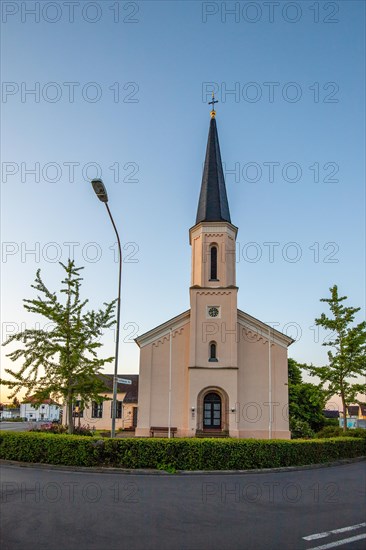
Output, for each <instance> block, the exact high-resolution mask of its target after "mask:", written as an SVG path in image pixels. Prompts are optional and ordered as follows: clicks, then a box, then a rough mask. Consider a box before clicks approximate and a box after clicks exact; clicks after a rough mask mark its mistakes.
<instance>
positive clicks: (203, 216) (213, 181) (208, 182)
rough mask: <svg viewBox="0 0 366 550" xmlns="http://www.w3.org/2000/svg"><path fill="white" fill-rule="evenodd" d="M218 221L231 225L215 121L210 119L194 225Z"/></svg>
mask: <svg viewBox="0 0 366 550" xmlns="http://www.w3.org/2000/svg"><path fill="white" fill-rule="evenodd" d="M219 221H225V222H229V223H231V220H230V211H229V203H228V200H227V194H226V186H225V178H224V172H223V169H222V162H221V154H220V145H219V136H218V134H217V126H216V119H215V118H214V117H212V118H211V121H210V129H209V132H208V140H207V149H206V158H205V164H204V168H203V175H202V183H201V192H200V198H199V201H198V209H197V217H196V224H197V223H200V222H219Z"/></svg>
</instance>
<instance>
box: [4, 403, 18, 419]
mask: <svg viewBox="0 0 366 550" xmlns="http://www.w3.org/2000/svg"><path fill="white" fill-rule="evenodd" d="M19 417H20V408H19V407H15V408H14V407H7V406H6V405H2V406H1V408H0V420H7V419H12V418H19Z"/></svg>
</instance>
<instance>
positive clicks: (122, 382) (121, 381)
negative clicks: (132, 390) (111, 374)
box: [117, 378, 132, 384]
mask: <svg viewBox="0 0 366 550" xmlns="http://www.w3.org/2000/svg"><path fill="white" fill-rule="evenodd" d="M117 382H118V384H132V380H128V379H127V378H117Z"/></svg>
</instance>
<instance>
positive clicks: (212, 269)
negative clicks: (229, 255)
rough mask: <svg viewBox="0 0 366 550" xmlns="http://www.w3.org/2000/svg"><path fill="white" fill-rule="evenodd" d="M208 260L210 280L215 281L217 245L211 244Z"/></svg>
mask: <svg viewBox="0 0 366 550" xmlns="http://www.w3.org/2000/svg"><path fill="white" fill-rule="evenodd" d="M210 260H211V265H210V280H211V281H217V246H211V250H210Z"/></svg>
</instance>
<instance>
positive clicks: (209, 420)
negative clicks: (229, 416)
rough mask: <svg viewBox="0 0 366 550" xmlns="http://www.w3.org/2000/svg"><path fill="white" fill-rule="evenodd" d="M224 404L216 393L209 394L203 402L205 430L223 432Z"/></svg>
mask: <svg viewBox="0 0 366 550" xmlns="http://www.w3.org/2000/svg"><path fill="white" fill-rule="evenodd" d="M221 424H222V402H221V397H220V396H219V394H218V393H216V392H210V393H208V394H207V395H206V396H205V398H204V400H203V429H204V430H221Z"/></svg>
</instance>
